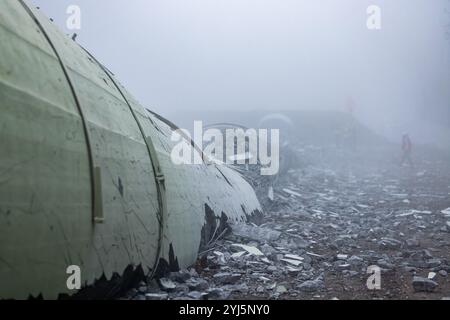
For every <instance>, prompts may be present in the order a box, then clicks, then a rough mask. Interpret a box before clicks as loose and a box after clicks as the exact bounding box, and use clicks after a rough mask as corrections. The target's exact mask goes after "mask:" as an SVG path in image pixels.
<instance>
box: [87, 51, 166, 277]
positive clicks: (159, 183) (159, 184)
mask: <svg viewBox="0 0 450 320" xmlns="http://www.w3.org/2000/svg"><path fill="white" fill-rule="evenodd" d="M83 50H84V51H85V52H86V53H87V54H88V55H89V56H90V57H91V58H92V59H93V60H94V61H95V62H96V63H97V64H98V66H99V67H100V68H101V69H102V70H103V72H104V73H106V75H107V76H108V78H109V79H110V80H111V82H112V83H113V84H114V86H115V87H116V89H117V91H119V93H120V95H121V96H122V98H123V100H124V101H125V103H126V104H127V105H128V107H129V108H130V112H131V114H132V115H133V118H134V120H135V121H136V124H137V126H138V128H139V131H140V132H141V135H142V138H143V139H144V142H145V145H146V147H147V152H148V155H149V158H150V162H151V164H152V168H153V172H154V175H155V182H156V188H157V192H158V204H159V210H160V211H159V217H158V222H159V235H158V247H157V251H156V260H155V264H154V266H153V269H152V274H154V273H155V272H156V269H157V267H158V262H159V258H160V254H161V248H162V242H163V236H164V217H165V216H166V214H167V197H166V184H165V177H164V173H163V171H162V169H161V164H160V162H159V158H158V154H157V152H156V149H155V146H154V144H153V141H152V139H151V137H150V136H146V135H145V131H144V128H143V127H142V124H141V122H140V121H139V118H138V116H137V115H136V112H135V111H134V109H133V107H132V106H131V104H130V102H129V101H128V99H127V98H126V96H125V94H124V93H123V91H122V90H121V89H120V86H119V85H118V84H117V82H116V81H115V80H114V77H113V76H112V75H111V74H110V72H109V71H108V70H107V69H106V68H105V66H104V65H103V64H101V63H100V62H99V61H98V60H97V59H96V58H95V57H94V56H93V55H92V54H91V53H90V52H89V51H87V50H86V49H84V48H83Z"/></svg>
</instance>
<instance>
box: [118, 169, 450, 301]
mask: <svg viewBox="0 0 450 320" xmlns="http://www.w3.org/2000/svg"><path fill="white" fill-rule="evenodd" d="M354 167H358V166H354ZM354 167H352V170H351V171H350V170H348V166H347V169H344V170H343V169H342V167H341V168H337V167H336V166H332V165H323V164H322V165H309V166H308V167H307V168H302V169H292V170H289V172H287V174H285V175H284V176H283V177H282V178H281V179H279V180H278V181H277V183H276V185H275V188H274V189H275V192H274V200H273V201H262V202H263V203H265V211H266V214H265V216H264V220H263V221H262V224H261V225H258V226H256V225H253V224H248V225H236V226H231V228H232V232H230V233H229V234H228V235H227V236H225V237H224V238H223V239H220V240H218V241H217V242H216V243H215V245H214V247H213V248H211V250H210V251H208V252H207V253H206V254H204V255H202V256H201V258H199V261H198V262H197V264H196V266H194V267H192V268H190V269H188V270H182V271H180V272H176V273H172V274H170V275H167V277H166V278H162V279H160V280H152V281H149V282H148V283H142V284H141V286H140V287H139V288H135V289H133V290H131V291H130V292H129V293H128V294H127V296H126V297H125V299H138V300H144V299H147V300H153V299H183V300H189V299H193V300H199V299H231V300H232V299H445V298H450V282H449V276H448V273H450V209H449V208H450V166H449V164H448V163H447V162H444V161H438V160H436V161H426V160H421V161H420V163H418V164H417V165H416V166H415V167H399V166H398V165H395V164H390V165H386V166H384V167H383V168H382V169H380V168H379V166H372V167H371V166H366V165H365V166H364V167H362V166H361V167H360V168H359V169H356V168H354ZM373 266H375V267H373ZM369 267H371V268H369ZM368 269H369V270H368ZM371 270H375V272H376V273H377V272H378V271H379V272H380V277H379V279H380V283H379V285H380V286H379V288H377V287H376V286H375V288H373V286H372V289H369V288H368V286H367V282H368V279H369V277H370V276H372V275H375V276H376V275H377V274H376V273H375V274H373V273H368V271H371ZM370 280H373V278H371V279H370ZM369 283H372V284H377V283H376V282H373V281H369Z"/></svg>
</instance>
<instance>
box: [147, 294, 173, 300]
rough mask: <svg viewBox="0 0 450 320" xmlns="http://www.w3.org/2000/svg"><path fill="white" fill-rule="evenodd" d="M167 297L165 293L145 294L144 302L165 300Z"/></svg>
mask: <svg viewBox="0 0 450 320" xmlns="http://www.w3.org/2000/svg"><path fill="white" fill-rule="evenodd" d="M168 297H169V295H168V294H167V293H147V294H146V295H145V299H146V300H167V298H168Z"/></svg>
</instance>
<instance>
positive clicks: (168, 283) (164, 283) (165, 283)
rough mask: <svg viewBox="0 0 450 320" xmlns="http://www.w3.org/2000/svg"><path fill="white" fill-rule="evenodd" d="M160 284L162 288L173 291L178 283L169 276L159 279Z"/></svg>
mask: <svg viewBox="0 0 450 320" xmlns="http://www.w3.org/2000/svg"><path fill="white" fill-rule="evenodd" d="M159 284H160V286H161V289H163V290H164V291H171V290H174V289H175V288H176V287H177V285H176V284H175V283H174V282H173V281H172V280H170V279H168V278H161V279H159Z"/></svg>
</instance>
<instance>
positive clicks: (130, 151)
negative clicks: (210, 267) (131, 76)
mask: <svg viewBox="0 0 450 320" xmlns="http://www.w3.org/2000/svg"><path fill="white" fill-rule="evenodd" d="M0 57H1V58H0V150H1V154H0V283H1V284H2V285H1V286H0V298H27V297H28V296H29V295H32V296H38V295H39V294H42V295H43V297H44V298H50V299H52V298H56V297H57V296H58V294H61V293H67V294H73V293H74V292H73V291H70V290H68V289H67V287H66V280H67V277H68V275H67V274H66V268H67V267H68V266H69V265H78V266H80V267H81V270H82V282H83V285H86V286H87V285H92V284H93V283H94V282H95V280H96V279H99V278H100V277H102V276H103V275H105V276H106V278H108V279H109V278H111V276H112V275H113V273H118V274H122V273H123V272H124V270H125V269H126V268H127V267H128V266H134V267H137V266H139V265H140V266H142V267H143V269H144V270H145V271H146V272H149V273H152V272H155V267H156V266H157V265H159V266H160V267H161V266H163V265H167V266H168V267H169V268H171V267H172V268H174V267H185V266H188V265H190V264H192V263H194V262H195V260H196V258H197V254H198V250H199V247H200V244H201V241H202V236H204V232H203V231H204V228H205V225H207V224H208V223H209V224H211V221H208V222H207V220H206V218H205V217H206V211H208V210H210V211H211V212H212V213H213V215H214V217H215V220H216V221H214V223H213V227H214V228H218V227H219V224H218V222H219V221H220V219H221V218H223V216H224V215H226V217H227V218H228V219H231V220H235V221H238V220H245V219H246V218H247V216H250V215H252V214H253V213H255V212H257V211H260V205H259V203H258V200H257V199H256V196H255V194H254V192H253V190H252V189H251V187H250V186H249V185H248V184H247V183H246V182H245V181H244V180H243V179H242V178H241V177H240V175H239V174H237V173H236V172H234V171H232V170H230V169H228V168H226V167H220V168H217V167H216V166H214V165H206V164H204V165H196V166H175V165H174V164H173V163H172V162H171V160H170V151H171V148H172V146H173V145H172V143H173V142H171V141H170V136H171V133H172V129H171V128H170V127H169V126H168V125H167V124H166V123H164V122H163V121H161V119H160V118H158V117H155V116H154V115H150V114H149V113H147V112H146V110H145V109H144V108H143V107H142V106H141V105H140V104H139V103H138V102H137V101H136V100H134V99H133V98H132V97H131V95H130V94H129V93H128V92H127V91H126V90H125V89H124V88H123V87H122V86H121V85H120V84H119V83H118V82H117V80H115V79H114V77H113V75H111V74H110V73H109V72H108V71H107V70H106V69H105V68H104V67H103V66H102V65H100V64H99V63H98V62H97V61H96V60H95V58H93V57H92V56H90V55H89V54H88V53H87V52H86V51H84V50H83V49H82V48H81V47H80V46H78V45H77V44H76V43H75V42H73V41H72V40H70V39H69V38H67V37H66V36H65V35H63V34H62V33H61V32H60V31H59V30H58V29H57V28H56V27H55V26H54V25H53V24H52V23H51V22H50V21H49V20H48V19H47V18H46V17H45V16H43V15H42V14H40V13H39V12H38V11H37V10H35V9H32V8H28V7H27V6H26V5H25V4H24V3H23V2H22V1H17V0H3V1H1V2H0ZM186 143H188V142H186ZM160 174H163V175H164V181H163V180H162V177H160V176H159V175H160ZM98 217H102V218H103V219H104V221H103V223H96V222H102V221H100V220H95V218H98Z"/></svg>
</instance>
